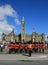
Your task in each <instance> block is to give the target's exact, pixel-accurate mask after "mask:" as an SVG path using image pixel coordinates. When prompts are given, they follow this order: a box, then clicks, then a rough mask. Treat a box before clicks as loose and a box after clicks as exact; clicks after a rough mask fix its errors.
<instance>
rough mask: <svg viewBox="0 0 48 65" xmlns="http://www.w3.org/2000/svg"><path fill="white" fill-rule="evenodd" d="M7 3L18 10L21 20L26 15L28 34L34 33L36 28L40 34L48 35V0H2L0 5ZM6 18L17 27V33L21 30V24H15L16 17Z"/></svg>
mask: <svg viewBox="0 0 48 65" xmlns="http://www.w3.org/2000/svg"><path fill="white" fill-rule="evenodd" d="M7 4H8V5H10V6H11V7H12V8H13V9H14V11H16V13H17V15H18V16H17V18H18V19H19V22H21V20H22V16H24V19H25V31H26V34H32V31H33V28H34V30H35V31H36V32H37V33H38V34H41V33H45V34H46V35H48V0H0V7H1V6H4V5H7ZM6 20H7V23H8V24H9V25H12V26H14V27H15V28H14V29H15V34H19V33H20V32H21V25H17V24H15V22H14V17H11V16H7V18H6Z"/></svg>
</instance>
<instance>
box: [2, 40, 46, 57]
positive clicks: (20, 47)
mask: <svg viewBox="0 0 48 65" xmlns="http://www.w3.org/2000/svg"><path fill="white" fill-rule="evenodd" d="M6 46H7V45H6V44H4V45H1V52H3V49H5V47H6ZM8 49H9V51H8V53H9V54H11V53H28V54H29V56H31V54H32V53H38V52H39V53H44V50H45V44H44V43H43V42H41V43H40V42H39V43H38V42H34V43H32V42H31V41H29V42H25V43H24V44H23V43H22V42H15V43H13V42H10V44H9V45H8Z"/></svg>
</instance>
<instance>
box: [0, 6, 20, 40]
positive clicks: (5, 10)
mask: <svg viewBox="0 0 48 65" xmlns="http://www.w3.org/2000/svg"><path fill="white" fill-rule="evenodd" d="M7 16H10V17H13V18H14V21H15V23H16V24H17V25H20V21H19V18H18V14H17V12H16V11H15V10H14V9H13V8H12V7H11V6H10V5H4V6H0V39H1V34H2V32H5V33H9V32H11V31H12V28H15V27H14V26H13V25H9V24H8V21H7V19H6V18H7Z"/></svg>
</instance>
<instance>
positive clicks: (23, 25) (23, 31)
mask: <svg viewBox="0 0 48 65" xmlns="http://www.w3.org/2000/svg"><path fill="white" fill-rule="evenodd" d="M21 25H22V31H21V41H22V42H24V41H25V22H24V17H22V24H21Z"/></svg>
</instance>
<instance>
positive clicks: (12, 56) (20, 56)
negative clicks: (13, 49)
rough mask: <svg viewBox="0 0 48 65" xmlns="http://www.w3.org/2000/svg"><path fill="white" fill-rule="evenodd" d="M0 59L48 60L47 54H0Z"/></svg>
mask: <svg viewBox="0 0 48 65" xmlns="http://www.w3.org/2000/svg"><path fill="white" fill-rule="evenodd" d="M0 60H48V54H38V53H37V54H32V56H31V57H28V54H0Z"/></svg>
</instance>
